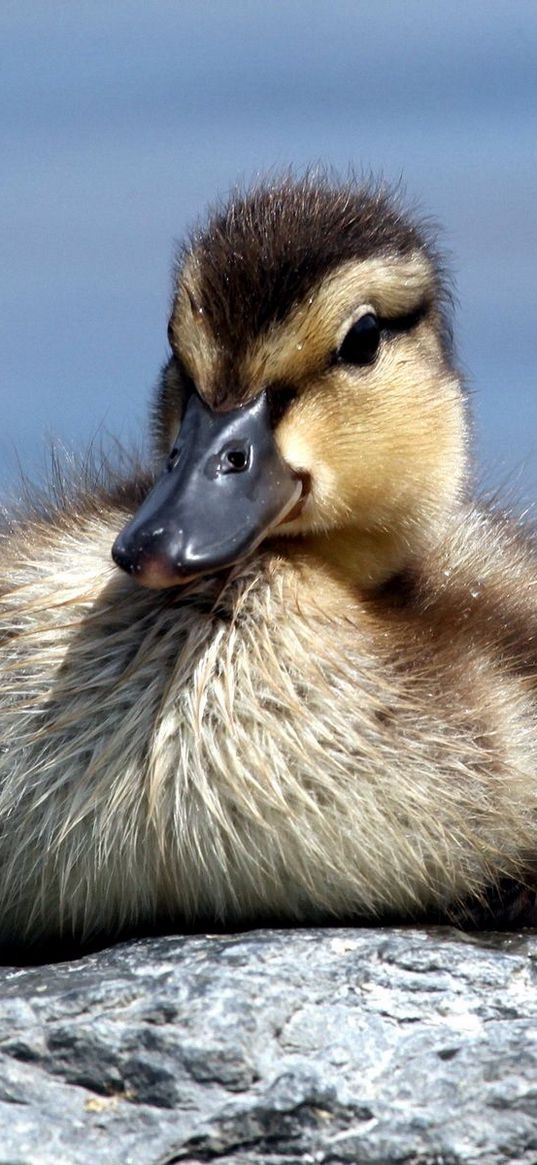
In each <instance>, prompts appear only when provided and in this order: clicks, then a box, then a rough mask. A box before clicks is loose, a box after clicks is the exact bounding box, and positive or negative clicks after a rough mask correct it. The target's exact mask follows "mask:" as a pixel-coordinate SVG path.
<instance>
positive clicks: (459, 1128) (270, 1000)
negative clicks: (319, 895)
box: [0, 929, 537, 1165]
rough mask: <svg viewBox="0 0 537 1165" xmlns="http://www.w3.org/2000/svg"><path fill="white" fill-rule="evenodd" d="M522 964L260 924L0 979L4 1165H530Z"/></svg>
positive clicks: (446, 940)
mask: <svg viewBox="0 0 537 1165" xmlns="http://www.w3.org/2000/svg"><path fill="white" fill-rule="evenodd" d="M536 960H537V937H533V936H531V935H527V936H522V935H514V936H513V935H512V936H500V935H494V936H479V937H476V936H473V937H472V936H468V935H463V934H461V933H459V932H458V931H456V930H449V929H428V930H413V929H399V930H382V929H371V930H351V929H328V930H288V931H271V930H266V931H257V932H250V933H246V934H240V935H233V936H226V937H223V936H214V937H211V936H207V937H197V936H196V937H192V936H190V937H185V938H177V937H173V938H156V939H151V940H145V939H144V940H138V941H135V942H130V943H125V944H123V945H121V946H117V947H115V948H112V949H109V950H106V951H103V952H101V953H99V954H95V955H89V956H87V957H85V958H83V959H80V960H78V961H77V960H73V961H72V962H65V963H57V964H52V965H47V966H42V967H26V968H3V969H0V980H1V988H0V1165H175V1163H177V1165H179V1162H185V1163H186V1165H199V1163H201V1162H208V1161H213V1160H216V1161H219V1162H220V1163H221V1165H254V1163H256V1165H257V1163H259V1162H263V1163H266V1165H299V1163H300V1165H303V1163H308V1162H311V1163H325V1162H326V1163H327V1165H328V1163H329V1165H343V1163H344V1162H364V1163H367V1165H389V1163H391V1162H406V1163H407V1165H458V1163H459V1162H464V1163H473V1162H476V1163H477V1162H479V1163H480V1165H496V1163H497V1165H500V1163H502V1165H503V1163H504V1162H506V1161H514V1162H517V1163H520V1165H522V1163H524V1165H530V1163H531V1165H535V1162H536V1161H537V992H536V990H535V979H536Z"/></svg>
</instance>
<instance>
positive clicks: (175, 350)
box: [0, 176, 537, 943]
mask: <svg viewBox="0 0 537 1165" xmlns="http://www.w3.org/2000/svg"><path fill="white" fill-rule="evenodd" d="M168 336H169V342H170V346H171V355H170V358H169V360H168V362H167V364H166V366H165V368H164V370H163V373H162V375H161V379H160V382H159V386H158V390H157V392H156V395H155V399H154V403H153V412H152V421H151V426H152V433H153V438H154V448H155V467H154V468H153V469H152V470H151V472H150V473H149V474H145V473H141V472H139V471H136V472H133V473H132V474H131V475H130V476H129V475H128V474H127V475H122V474H121V473H120V472H118V473H116V474H114V473H112V472H111V473H110V474H109V476H108V479H107V480H106V481H104V482H103V481H102V480H99V479H98V478H97V477H96V479H95V480H94V481H91V480H89V481H87V480H86V482H85V483H83V484H80V485H79V486H78V487H77V489H75V491H74V493H73V492H71V493H70V492H69V491H65V492H64V495H63V496H61V497H59V498H57V499H56V500H55V501H54V500H51V501H49V503H48V504H47V505H45V506H43V505H42V506H41V507H39V506H34V507H33V509H32V508H31V507H30V508H27V511H26V512H25V513H24V514H22V515H18V516H11V517H10V518H9V519H6V522H5V526H4V530H3V533H2V558H3V583H2V595H1V623H2V653H1V661H0V669H1V673H2V680H1V684H0V723H1V726H2V731H1V751H0V820H1V822H2V828H1V833H0V865H1V869H2V878H1V883H0V937H1V938H2V940H3V941H4V942H7V943H10V942H36V941H43V940H45V939H49V940H50V939H52V940H54V939H56V938H58V937H60V936H63V937H65V936H74V937H75V939H77V940H79V941H87V940H88V939H90V938H95V937H96V936H105V937H110V936H114V935H116V934H118V933H121V932H125V931H132V930H133V929H134V930H135V929H137V928H145V929H147V928H148V927H149V928H150V927H151V926H153V925H159V926H162V925H164V926H168V927H170V926H174V927H180V928H181V927H183V928H184V927H189V928H191V927H196V926H199V927H201V926H206V925H211V926H214V925H222V926H241V925H249V924H251V923H252V922H255V921H256V920H257V921H259V920H265V919H273V920H274V919H275V920H278V921H279V922H281V923H290V922H298V923H308V922H329V921H334V920H338V919H345V920H349V919H358V920H362V921H363V920H368V921H379V920H380V921H382V920H384V919H387V918H391V919H393V918H397V919H400V920H410V919H423V918H440V919H447V920H453V919H456V920H458V921H461V920H462V921H463V922H467V923H468V922H470V923H472V924H474V923H475V922H476V920H477V921H478V922H479V921H481V920H482V919H483V918H486V919H488V921H493V922H495V923H499V922H505V921H506V920H507V922H513V921H517V922H520V921H525V922H528V921H533V920H535V918H536V917H537V914H536V911H535V878H534V867H535V858H536V855H537V781H536V780H535V768H536V759H537V755H536V754H537V715H536V712H537V706H536V700H537V691H536V680H535V675H536V668H537V649H536V632H537V618H536V607H535V600H534V595H535V587H536V584H537V571H536V567H535V548H534V542H533V539H532V535H531V533H530V532H529V531H526V532H524V531H522V530H521V529H520V528H519V526H518V525H517V523H516V522H515V521H514V520H511V519H509V518H508V517H504V516H502V515H501V514H498V513H494V512H492V511H490V512H488V511H487V509H486V508H484V507H483V506H481V505H480V504H479V503H478V502H477V501H476V500H475V498H474V496H473V491H472V485H471V475H470V473H469V468H468V465H469V438H468V431H469V420H468V409H467V403H466V400H465V394H464V391H463V386H462V383H461V377H460V375H459V373H458V371H457V367H456V361H455V358H454V354H453V344H452V337H451V314H450V298H449V293H448V284H447V281H446V276H445V274H444V271H443V265H442V262H441V259H440V256H439V253H438V251H437V249H436V245H435V242H434V239H433V238H432V237H431V234H430V231H429V229H428V228H426V227H424V226H423V225H422V224H420V223H419V221H417V219H416V218H414V217H412V216H411V215H408V214H406V213H405V212H404V211H403V210H402V208H401V206H400V203H399V201H398V199H397V198H396V197H394V196H393V195H392V194H390V193H389V192H388V191H386V190H385V189H383V188H381V187H373V186H361V185H359V184H357V183H356V184H354V183H352V182H349V183H346V182H342V183H338V182H334V181H332V180H329V179H327V178H316V177H312V176H307V177H305V178H302V179H293V178H291V177H286V178H285V179H283V180H281V181H276V182H275V181H271V182H267V183H264V184H263V183H261V184H260V185H259V186H258V187H256V188H255V189H254V190H253V191H250V192H247V193H246V194H242V193H236V194H234V195H233V196H232V198H231V200H230V202H229V204H228V205H226V206H223V207H220V208H217V209H216V210H214V211H213V212H211V213H210V215H209V218H208V221H207V223H206V225H205V226H204V227H203V228H202V229H199V230H198V231H196V232H195V233H194V234H193V235H192V236H191V237H190V239H189V240H188V242H187V243H186V245H185V247H184V248H183V250H182V252H181V255H180V257H179V260H178V264H177V270H176V274H175V283H174V295H173V305H172V311H171V318H170V323H169V329H168ZM111 547H113V551H112V554H113V558H112V557H111V554H110V550H111Z"/></svg>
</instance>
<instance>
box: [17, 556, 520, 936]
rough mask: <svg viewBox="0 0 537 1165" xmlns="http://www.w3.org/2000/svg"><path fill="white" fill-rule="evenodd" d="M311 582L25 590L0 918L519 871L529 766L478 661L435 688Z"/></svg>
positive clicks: (281, 896)
mask: <svg viewBox="0 0 537 1165" xmlns="http://www.w3.org/2000/svg"><path fill="white" fill-rule="evenodd" d="M303 598H304V596H301V592H300V586H297V583H296V579H294V580H293V582H292V585H291V584H290V582H289V577H286V576H285V573H284V572H278V571H277V570H274V569H272V568H271V566H270V564H269V565H268V566H267V565H266V564H265V566H264V567H263V569H261V570H260V569H259V568H258V569H257V570H253V569H252V570H250V571H247V570H246V571H245V572H244V573H243V574H242V576H240V577H239V578H238V579H235V580H234V582H233V583H228V584H227V586H225V587H223V588H221V589H220V591H219V592H214V591H212V590H211V589H210V588H205V589H204V588H203V587H200V588H198V590H197V591H194V592H193V593H190V594H186V595H181V594H177V595H173V596H165V597H164V598H162V597H156V596H155V595H154V594H148V593H146V592H142V591H139V590H138V589H137V588H134V587H132V586H131V584H130V582H129V580H125V581H123V580H122V579H119V580H118V579H116V578H115V577H112V578H111V580H110V582H109V583H107V584H106V585H105V586H104V587H103V586H99V587H97V585H96V580H95V581H94V583H93V585H92V586H90V587H87V588H86V590H85V591H82V590H81V588H80V587H78V590H76V589H75V590H73V592H72V593H67V590H66V588H65V585H64V588H63V591H62V592H61V594H59V593H54V591H53V589H52V587H51V589H50V591H49V593H48V595H47V594H46V592H45V589H44V587H43V584H42V582H41V583H40V587H39V591H38V592H33V593H32V592H31V589H30V594H29V596H28V601H27V605H26V608H25V611H24V613H23V616H22V617H21V618H20V621H19V626H18V627H17V629H16V633H15V634H13V632H12V633H11V634H10V635H7V634H6V638H5V644H4V649H3V660H2V672H3V675H2V696H1V700H2V715H3V724H4V733H3V739H2V752H1V754H0V820H1V835H0V864H1V869H2V900H1V905H0V910H1V913H0V935H1V934H6V935H11V934H16V935H21V934H26V933H28V934H43V933H44V934H46V933H56V932H58V931H64V932H65V931H67V932H70V931H74V932H75V933H76V934H90V933H93V932H96V931H112V930H114V929H117V928H122V927H124V926H136V925H138V924H147V923H149V922H151V920H153V919H158V918H162V917H167V918H172V919H173V920H175V921H178V922H179V923H180V921H181V920H185V919H186V920H188V921H189V922H192V921H196V920H202V919H203V920H208V919H218V920H229V921H233V920H240V919H241V918H248V919H251V918H253V917H255V916H256V915H257V916H266V915H271V916H276V917H281V918H295V919H311V918H322V917H328V916H332V917H334V916H336V917H337V916H338V915H339V916H344V915H346V916H349V915H350V914H353V913H354V914H360V915H378V914H379V913H382V912H383V911H392V912H393V911H395V912H399V913H401V914H403V915H405V914H406V915H408V914H411V913H419V911H420V910H423V909H427V908H429V907H431V906H433V907H435V906H436V907H438V906H444V905H446V904H448V903H451V902H456V901H457V900H458V899H460V898H462V897H464V896H465V895H466V894H467V893H468V892H473V891H475V892H479V889H480V887H481V886H482V885H484V884H488V883H489V882H490V881H491V879H492V880H493V879H494V878H495V877H500V876H502V875H504V874H505V875H510V874H512V873H516V872H517V869H518V862H519V860H520V854H521V853H523V852H526V851H527V850H528V849H529V848H531V845H532V844H534V842H533V836H532V834H531V836H530V833H531V830H532V829H533V826H531V830H530V826H529V825H528V807H527V801H525V800H524V780H523V778H524V771H523V769H522V768H521V760H520V758H513V757H510V756H507V757H506V758H505V759H504V761H503V762H502V763H500V759H499V754H498V756H493V755H491V752H490V746H489V745H487V743H486V741H485V736H484V733H483V714H482V711H479V710H478V708H477V706H472V702H471V700H470V699H469V695H468V693H469V691H470V690H471V689H472V686H473V688H474V691H475V684H474V685H472V683H470V677H467V679H468V682H467V684H466V689H465V691H464V692H463V691H462V689H461V690H459V691H457V690H456V689H455V688H454V689H453V691H452V692H451V693H448V692H446V691H443V690H442V685H441V684H440V685H439V684H438V683H437V682H436V681H435V677H434V674H433V672H432V671H431V668H430V667H429V666H428V664H427V661H426V660H425V659H424V660H422V666H421V669H415V670H414V673H412V670H411V669H409V667H408V666H401V664H400V663H398V662H397V660H395V661H393V660H391V659H390V655H389V652H387V651H386V649H385V648H382V649H379V648H378V644H376V642H375V637H374V636H373V635H372V629H371V626H370V622H369V621H368V617H367V615H366V614H365V613H364V614H363V616H362V617H361V616H360V611H359V609H357V612H356V613H355V617H353V618H349V617H348V612H339V613H338V612H337V610H336V611H335V610H334V609H331V611H330V612H327V611H325V610H323V609H322V607H318V606H316V604H315V603H313V604H312V603H311V602H310V601H309V600H308V601H306V599H305V598H304V601H302V599H303ZM12 622H13V621H12V619H11V626H12ZM5 623H6V627H7V625H9V624H10V607H9V599H8V600H7V602H6V607H5ZM377 638H378V629H377ZM468 666H469V667H470V663H469V664H468ZM478 672H479V667H477V671H476V675H477V674H478ZM474 679H475V677H474ZM504 702H505V701H504ZM505 703H506V707H505V717H506V724H507V722H508V721H509V718H510V720H511V721H516V718H517V715H519V708H518V704H517V699H516V694H514V695H511V696H510V697H509V699H508V700H507V701H506V702H505ZM509 722H510V721H509ZM496 731H498V725H496ZM525 756H526V765H527V763H528V750H527V749H526V752H525ZM515 761H516V764H515ZM517 764H518V769H517V767H516V765H517ZM507 780H508V781H509V784H507ZM517 780H518V781H519V783H520V788H518V786H517ZM524 830H525V831H526V832H525V834H524V835H523V836H522V833H523V831H524ZM517 831H518V832H517ZM521 831H522V833H521ZM514 837H517V839H518V840H517V844H516V845H515V844H513V841H512V840H511V839H512V838H514Z"/></svg>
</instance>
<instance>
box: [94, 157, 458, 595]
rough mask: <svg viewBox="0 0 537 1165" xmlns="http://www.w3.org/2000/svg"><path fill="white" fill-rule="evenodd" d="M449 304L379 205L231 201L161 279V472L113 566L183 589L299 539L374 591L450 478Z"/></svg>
mask: <svg viewBox="0 0 537 1165" xmlns="http://www.w3.org/2000/svg"><path fill="white" fill-rule="evenodd" d="M448 311H449V298H448V295H447V293H446V287H445V281H444V279H443V275H442V268H441V264H440V262H439V259H438V255H437V252H436V250H435V248H434V245H433V243H432V242H431V240H430V238H429V236H428V233H427V231H426V230H425V229H424V228H423V227H420V226H419V224H417V223H415V222H414V221H413V220H411V219H410V218H408V217H406V216H404V215H403V214H402V212H401V209H400V207H399V205H398V202H397V201H396V200H395V199H394V198H393V197H391V196H390V195H389V194H388V193H386V192H385V191H384V190H382V189H371V188H363V187H359V186H353V185H333V184H332V183H330V182H328V181H325V180H314V179H312V178H306V179H303V180H301V181H297V182H293V181H291V180H285V181H283V182H281V183H276V184H271V185H266V186H262V187H260V188H258V189H256V190H254V191H253V192H252V193H250V194H247V195H246V196H240V195H237V196H236V197H234V198H233V199H232V200H231V201H230V203H229V204H228V206H227V207H225V208H224V209H223V210H220V211H217V212H215V213H214V214H213V215H212V216H211V217H210V219H209V222H208V224H207V226H206V228H205V229H204V230H203V231H201V232H200V233H198V234H195V235H194V236H193V237H192V238H191V239H190V241H189V243H188V244H187V245H186V246H185V248H184V250H183V252H182V254H181V256H180V259H179V262H178V266H177V275H176V286H175V293H174V299H173V307H172V314H171V319H170V323H169V328H168V338H169V342H170V346H171V351H172V355H171V357H170V359H169V362H168V363H167V365H166V367H165V369H164V371H163V373H162V378H161V382H160V385H159V389H158V393H157V398H156V402H155V408H154V416H153V429H154V435H155V441H156V448H157V456H158V458H159V460H160V462H161V465H162V469H161V473H160V475H159V476H158V477H157V480H156V484H155V485H154V487H153V489H152V490H151V491H150V493H149V494H148V495H147V497H146V498H145V500H144V502H143V503H142V505H141V507H140V509H139V510H138V512H137V513H136V514H135V515H134V517H133V518H132V519H131V521H130V522H129V523H128V524H127V526H126V527H125V529H124V530H123V531H122V532H121V533H120V534H119V536H118V538H117V539H116V542H115V544H114V548H113V552H112V553H113V557H114V559H115V561H116V563H117V564H118V565H119V566H120V567H122V568H123V569H124V570H127V571H128V572H129V573H130V574H132V575H133V576H134V577H135V578H136V579H137V580H138V581H139V582H141V583H143V584H144V585H146V586H154V587H166V586H175V585H179V584H181V583H183V582H185V581H188V580H189V579H191V578H193V577H196V576H200V575H206V574H212V573H214V572H215V571H218V570H220V569H222V568H224V567H226V566H230V565H231V564H233V563H236V562H238V561H240V560H241V559H243V558H244V557H246V556H248V555H249V554H251V552H252V551H253V550H255V548H256V547H257V546H259V544H260V543H261V542H263V540H265V539H266V538H268V537H271V538H272V537H278V538H282V537H284V538H286V539H293V540H295V544H296V540H298V541H299V542H300V544H301V545H302V546H303V547H304V548H306V549H308V548H309V549H310V550H312V551H313V552H314V553H315V554H317V555H321V556H322V557H324V558H325V559H326V560H328V561H329V562H332V563H333V564H334V566H335V567H336V568H337V569H339V570H341V571H344V572H346V573H347V574H348V575H349V576H350V577H352V578H353V579H354V580H355V581H356V582H357V583H359V584H361V585H363V586H365V587H368V586H369V587H374V586H376V585H378V584H379V583H382V582H383V581H385V580H386V579H387V578H388V577H389V576H390V575H391V574H392V573H394V572H396V571H397V570H399V569H401V568H402V567H403V566H404V565H405V564H406V563H408V562H409V561H411V560H412V558H413V557H414V556H415V555H416V554H419V553H420V551H422V550H423V547H424V545H425V544H426V543H427V542H430V540H431V539H432V538H435V537H436V538H438V537H441V532H442V527H443V525H444V524H445V522H446V519H447V517H448V516H449V514H450V513H451V512H452V510H453V507H454V505H455V504H456V500H457V498H458V497H459V496H460V493H461V488H462V485H463V482H464V477H465V464H466V423H465V409H464V402H463V394H462V391H461V386H460V381H459V378H458V376H457V373H456V371H455V368H454V364H453V356H452V344H451V335H450V328H449V319H448Z"/></svg>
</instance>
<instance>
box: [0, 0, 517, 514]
mask: <svg viewBox="0 0 537 1165" xmlns="http://www.w3.org/2000/svg"><path fill="white" fill-rule="evenodd" d="M0 61H1V64H0V119H1V123H2V145H1V150H2V162H3V181H2V183H1V186H0V235H1V240H0V253H1V255H2V272H3V278H2V281H1V296H2V307H1V313H0V320H1V322H0V328H1V351H2V365H3V374H2V384H1V389H0V392H1V413H0V419H1V424H0V483H1V484H2V486H3V487H4V488H5V486H6V485H12V483H13V482H14V480H15V478H16V475H17V472H18V471H17V457H18V458H19V460H20V462H21V463H22V464H23V465H24V466H25V467H26V468H27V469H28V470H29V472H30V473H31V474H34V475H35V474H39V472H41V470H42V466H43V459H44V455H43V449H44V446H45V439H46V435H47V434H53V435H56V436H58V437H60V438H61V439H62V440H63V441H64V442H66V443H67V444H68V445H70V446H74V447H77V448H81V447H84V446H86V445H87V444H88V443H89V442H90V441H91V440H92V439H93V438H94V437H95V435H96V434H97V433H98V432H99V431H100V430H101V429H102V428H103V427H104V428H105V429H107V430H109V431H110V432H112V433H114V434H116V435H118V436H119V437H121V438H122V439H124V440H130V439H131V438H132V437H137V436H140V434H141V433H142V429H143V426H144V424H145V418H146V406H147V401H148V398H149V393H150V390H151V387H152V385H153V383H154V381H155V379H156V376H157V373H158V369H159V367H160V365H161V363H162V362H163V360H164V359H165V357H166V352H167V348H166V341H165V336H166V322H167V308H168V301H169V292H170V268H171V257H172V248H173V242H174V239H177V238H180V237H181V235H182V233H183V231H184V229H185V227H186V226H187V224H191V223H192V221H193V220H195V219H196V217H197V216H198V215H199V214H200V212H202V211H203V208H204V207H205V206H206V204H207V203H208V202H210V201H211V200H213V199H214V197H215V196H216V195H217V194H223V193H225V192H226V190H227V189H228V188H229V187H230V185H232V184H233V183H234V182H235V180H236V179H237V178H244V179H250V178H251V177H252V176H254V175H255V174H256V173H257V172H259V171H260V170H263V169H265V168H267V167H274V166H276V167H278V166H285V165H287V164H288V163H289V162H292V163H294V164H295V165H296V166H298V167H301V166H303V165H305V164H307V163H312V162H313V163H315V162H317V161H319V160H323V161H326V162H328V163H332V164H334V165H335V166H337V167H338V168H340V169H343V170H345V169H346V167H347V166H348V164H349V163H352V164H353V165H354V166H355V167H357V168H362V167H363V168H364V169H366V170H369V169H372V170H373V171H374V172H376V173H378V172H383V173H384V175H385V176H386V177H388V178H390V179H398V178H400V177H401V176H403V178H404V181H405V184H406V187H407V190H408V193H409V197H410V199H411V200H413V201H415V200H417V201H418V202H419V204H420V205H421V206H422V207H423V208H424V209H425V210H427V211H428V212H430V213H431V214H433V215H434V216H435V217H436V218H437V219H439V220H440V221H441V223H442V224H443V227H444V240H445V244H446V246H447V247H448V248H449V250H450V252H451V254H452V256H453V267H454V271H455V275H456V281H457V287H458V297H459V304H460V306H459V309H458V316H457V335H458V339H459V353H460V357H461V360H462V363H463V366H464V369H465V370H466V371H467V372H468V374H469V376H470V383H471V387H472V389H473V391H474V408H475V411H476V415H477V424H476V430H477V438H478V454H479V459H480V461H481V462H482V463H484V464H485V466H486V469H487V475H486V476H487V480H488V481H489V482H491V483H493V484H495V483H502V482H504V481H505V480H510V482H511V483H512V489H514V492H515V493H517V494H518V495H519V496H525V497H527V498H533V499H535V498H537V456H536V454H537V392H536V388H537V384H536V381H537V377H536V375H535V364H536V355H537V327H536V324H537V263H536V258H537V2H536V0H470V2H469V0H450V3H449V4H447V3H440V2H437V3H435V2H431V0H377V2H376V3H371V0H367V2H363V0H190V2H189V3H186V2H184V0H153V2H152V3H147V2H144V0H121V2H120V3H111V2H110V0H107V2H106V3H105V2H103V0H62V2H60V0H34V2H33V3H28V2H26V0H2V6H1V9H0Z"/></svg>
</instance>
